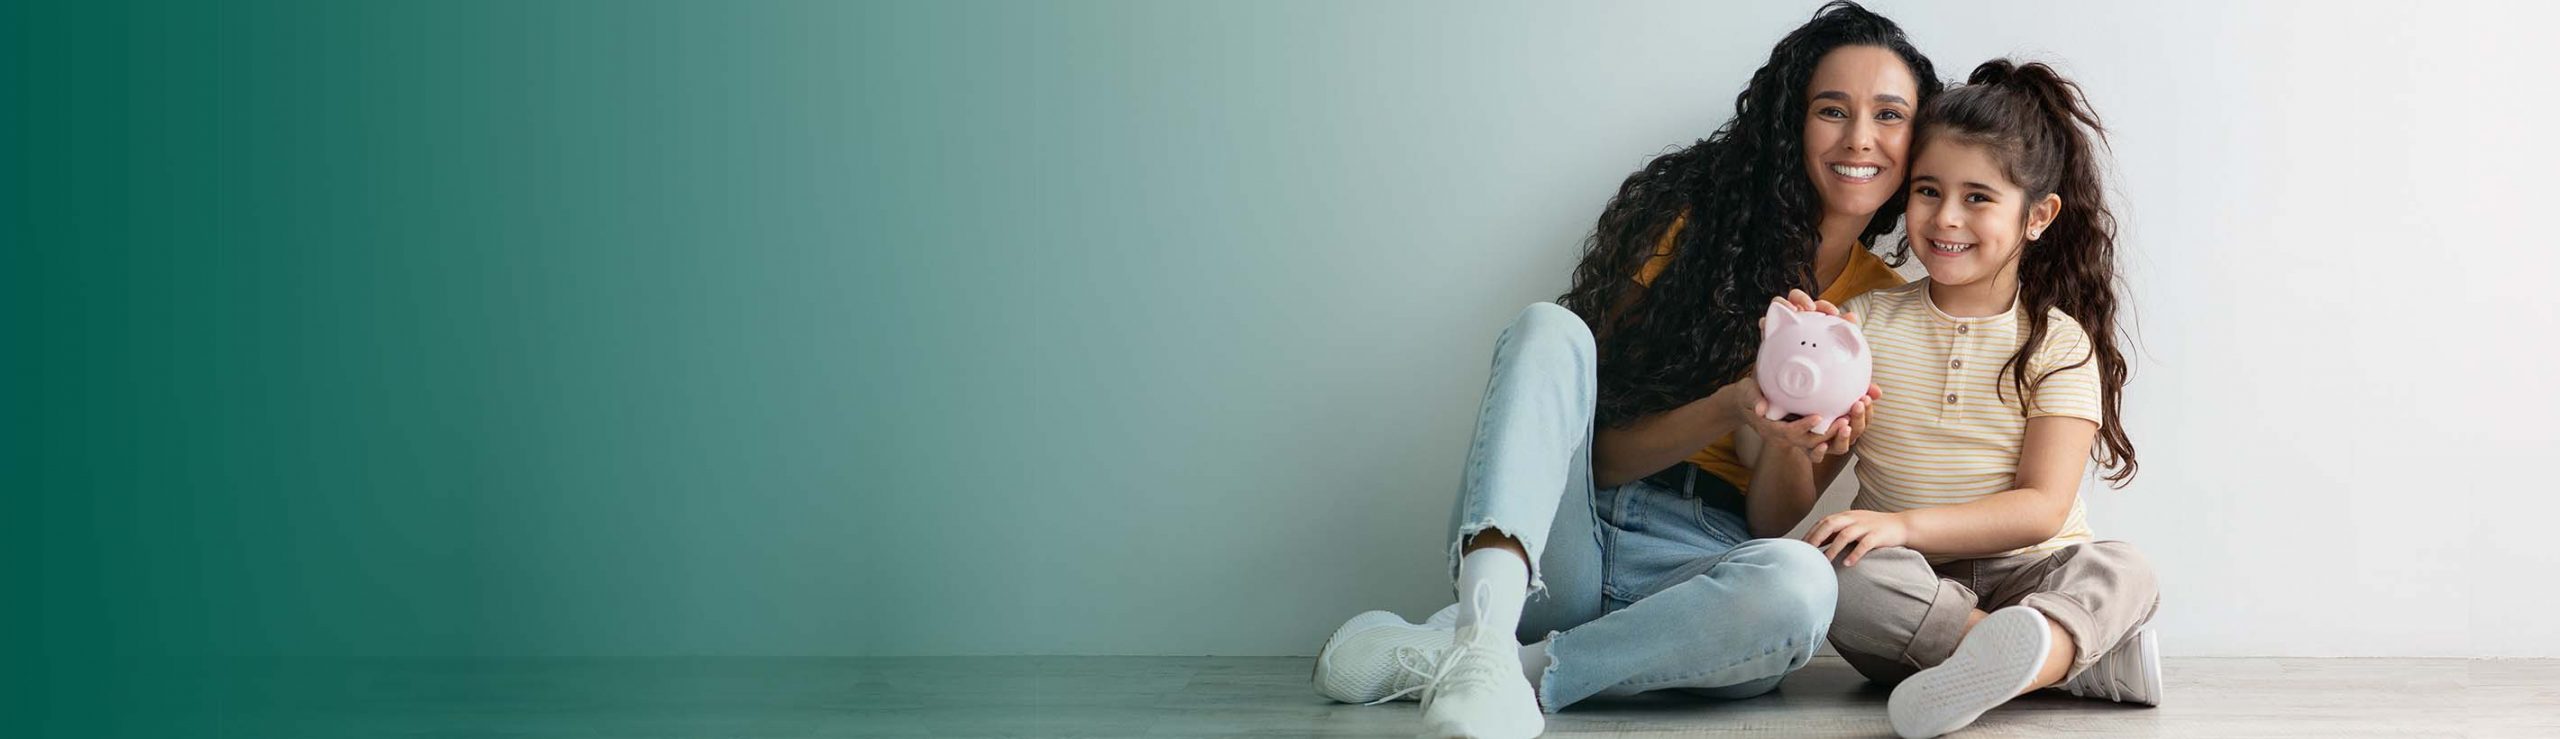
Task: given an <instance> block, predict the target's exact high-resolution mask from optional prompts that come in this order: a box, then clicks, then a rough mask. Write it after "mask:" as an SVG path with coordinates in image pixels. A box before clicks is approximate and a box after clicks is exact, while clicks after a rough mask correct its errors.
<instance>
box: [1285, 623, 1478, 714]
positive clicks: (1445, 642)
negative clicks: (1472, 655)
mask: <svg viewBox="0 0 2560 739" xmlns="http://www.w3.org/2000/svg"><path fill="white" fill-rule="evenodd" d="M1454 633H1455V632H1454V631H1453V630H1451V629H1449V628H1446V627H1431V626H1415V625H1413V624H1410V623H1405V620H1404V617H1402V616H1398V615H1395V614H1393V613H1388V612H1386V611H1370V612H1367V613H1363V614H1360V615H1357V616H1353V617H1351V620H1349V621H1345V622H1343V624H1342V628H1338V629H1334V630H1333V638H1330V639H1326V640H1325V642H1324V651H1321V652H1318V653H1316V669H1315V675H1314V682H1315V685H1316V693H1317V694H1319V695H1323V696H1324V697H1327V698H1331V699H1334V700H1337V701H1341V702H1344V703H1367V704H1372V705H1374V704H1378V703H1385V702H1387V701H1391V700H1395V699H1398V698H1406V699H1411V698H1414V697H1415V694H1417V693H1420V692H1422V689H1423V687H1424V686H1425V685H1427V684H1429V683H1430V681H1431V676H1432V675H1434V674H1436V673H1437V671H1438V670H1439V669H1440V657H1441V655H1443V654H1447V653H1448V651H1449V649H1450V645H1451V639H1452V638H1453V636H1452V635H1453V634H1454ZM1515 661H1516V660H1515Z"/></svg>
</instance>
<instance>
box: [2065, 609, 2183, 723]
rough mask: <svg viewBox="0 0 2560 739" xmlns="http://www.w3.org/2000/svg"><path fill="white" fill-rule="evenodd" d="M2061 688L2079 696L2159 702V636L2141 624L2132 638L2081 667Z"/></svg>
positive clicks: (2160, 691)
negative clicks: (2086, 666)
mask: <svg viewBox="0 0 2560 739" xmlns="http://www.w3.org/2000/svg"><path fill="white" fill-rule="evenodd" d="M2062 689H2064V690H2068V691H2071V694H2072V695H2076V696H2080V697H2082V698H2103V699H2106V700H2111V701H2115V702H2117V703H2140V704H2142V705H2146V706H2156V705H2160V696H2161V694H2162V693H2163V692H2164V691H2162V690H2161V686H2160V637H2159V635H2158V634H2156V633H2154V632H2152V630H2151V627H2149V626H2144V627H2142V629H2141V630H2140V631H2136V632H2134V633H2133V637H2132V638H2129V639H2126V640H2124V643H2123V644H2118V645H2116V650H2115V651H2112V652H2108V653H2107V656H2104V657H2099V658H2098V663H2097V664H2093V665H2090V666H2089V669H2086V670H2082V671H2081V672H2080V676H2079V677H2074V678H2071V679H2070V680H2069V681H2067V682H2064V683H2063V684H2062Z"/></svg>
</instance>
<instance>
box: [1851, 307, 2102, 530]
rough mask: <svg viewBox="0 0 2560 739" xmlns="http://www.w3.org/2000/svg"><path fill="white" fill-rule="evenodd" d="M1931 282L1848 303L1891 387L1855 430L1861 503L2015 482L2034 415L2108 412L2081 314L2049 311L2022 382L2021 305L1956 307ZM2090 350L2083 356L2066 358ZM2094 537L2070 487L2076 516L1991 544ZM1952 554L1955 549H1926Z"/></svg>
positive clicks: (1932, 502)
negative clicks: (2049, 529)
mask: <svg viewBox="0 0 2560 739" xmlns="http://www.w3.org/2000/svg"><path fill="white" fill-rule="evenodd" d="M1928 288H1929V281H1928V280H1921V281H1919V282H1914V283H1911V284H1909V285H1904V286H1902V287H1898V288H1893V289H1889V290H1877V291H1875V292H1872V293H1868V294H1866V295H1861V296H1858V297H1855V298H1851V299H1850V300H1849V302H1848V303H1847V304H1845V305H1842V306H1841V308H1842V309H1843V310H1853V311H1857V312H1858V317H1859V319H1860V321H1859V324H1860V325H1859V328H1860V329H1861V330H1862V331H1863V332H1864V333H1865V334H1866V337H1867V348H1868V350H1869V352H1870V353H1871V354H1872V355H1873V356H1874V357H1875V368H1876V369H1875V377H1876V384H1877V385H1878V386H1881V387H1883V388H1884V398H1882V399H1880V400H1878V401H1876V406H1875V412H1874V415H1872V416H1870V417H1869V419H1868V421H1867V428H1866V431H1865V433H1862V434H1860V435H1859V436H1858V500H1857V502H1856V503H1854V504H1852V505H1854V506H1855V507H1857V508H1861V509H1865V510H1872V511H1906V510H1910V509H1913V508H1929V507H1935V506H1948V505H1956V504H1959V503H1965V502H1969V501H1973V500H1977V499H1980V498H1982V497H1984V496H1988V495H1991V494H1993V493H1999V492H2003V491H2007V490H2011V489H2014V488H2016V487H2017V482H2018V456H2019V454H2020V453H2021V452H2022V451H2023V450H2024V449H2025V446H2026V438H2027V419H2028V418H2031V417H2036V416H2067V417H2071V418H2085V419H2088V420H2089V421H2091V422H2095V423H2105V422H2106V421H2105V420H2104V417H2103V416H2102V415H2100V411H2101V400H2100V391H2099V388H2100V386H2099V383H2098V363H2097V360H2096V358H2095V356H2094V355H2093V354H2092V353H2091V352H2092V351H2094V347H2093V346H2092V345H2091V343H2090V340H2089V334H2088V332H2087V331H2085V330H2083V329H2082V328H2081V327H2080V323H2079V322H2078V321H2074V320H2071V317H2070V316H2069V315H2065V314H2064V313H2063V312H2062V311H2060V310H2050V311H2048V312H2047V314H2046V317H2045V338H2044V344H2043V345H2042V346H2039V347H2036V350H2035V351H2034V352H2032V353H2030V354H2028V355H2027V381H2028V382H2030V383H2034V386H2033V387H2030V388H2028V389H2027V390H2026V392H2023V393H2022V392H2019V391H2018V389H2017V387H2016V386H2015V384H2014V382H2015V381H2014V380H2012V379H2011V378H2010V375H2009V373H2007V372H2004V371H2002V366H2003V365H2006V364H2007V363H2008V361H2009V357H2010V355H2012V354H2015V353H2017V351H2018V347H2020V346H2023V345H2025V343H2026V322H2025V320H2024V319H2023V318H2022V317H2021V315H2020V314H2021V313H2022V312H2023V309H2020V308H2016V307H2012V308H2010V309H2009V312H2007V313H2003V314H2000V315H1997V316H1985V317H1981V318H1957V317H1954V316H1949V315H1947V314H1946V313H1945V312H1943V311H1940V310H1938V307H1937V305H1936V304H1934V303H1931V302H1930V301H1929V289H1928ZM2084 359H2085V360H2088V361H2087V362H2086V363H2082V364H2080V366H2078V367H2070V368H2069V369H2060V368H2063V367H2067V366H2069V365H2072V364H2075V363H2081V362H2082V360H2084ZM2057 369H2060V371H2058V372H2057V371H2055V370H2057ZM2048 372H2051V373H2052V374H2051V375H2050V376H2047V374H2046V373H2048ZM2037 378H2043V379H2041V380H2038V379H2037ZM2093 538H2094V537H2093V535H2092V534H2091V533H2090V531H2089V521H2088V510H2087V507H2086V506H2085V505H2084V504H2083V503H2082V502H2081V501H2079V500H2076V499H2075V500H2073V501H2072V503H2071V517H2070V519H2069V520H2067V521H2065V522H2064V523H2063V525H2062V530H2061V532H2060V533H2057V534H2055V535H2054V537H2053V538H2052V539H2049V540H2046V541H2044V542H2043V543H2040V544H2036V545H2033V546H2027V547H2021V548H2019V549H2017V550H2014V551H2009V552H2003V553H2001V554H1999V555H1995V556H2009V555H2015V554H2027V553H2032V552H2044V551H2051V550H2055V549H2060V548H2063V547H2066V546H2070V545H2072V544H2078V543H2082V542H2087V541H2091V540H2092V539H2093ZM1950 559H1960V558H1959V557H1931V558H1930V560H1931V561H1938V562H1942V561H1946V560H1950Z"/></svg>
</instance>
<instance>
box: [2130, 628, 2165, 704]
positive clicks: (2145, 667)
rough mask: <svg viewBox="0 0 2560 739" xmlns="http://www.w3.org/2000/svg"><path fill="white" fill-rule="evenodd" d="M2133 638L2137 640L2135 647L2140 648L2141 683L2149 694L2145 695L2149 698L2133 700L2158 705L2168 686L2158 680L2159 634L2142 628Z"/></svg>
mask: <svg viewBox="0 0 2560 739" xmlns="http://www.w3.org/2000/svg"><path fill="white" fill-rule="evenodd" d="M2134 638H2135V639H2136V640H2137V641H2136V642H2135V645H2134V646H2135V648H2137V649H2140V650H2142V652H2141V656H2142V685H2143V687H2144V688H2147V689H2149V691H2150V695H2149V696H2147V697H2149V698H2150V700H2140V701H2133V702H2134V703H2139V704H2142V705H2146V706H2157V705H2160V698H2161V696H2162V694H2163V693H2165V692H2167V690H2166V688H2167V687H2168V684H2167V683H2164V682H2162V681H2161V680H2160V635H2159V634H2158V633H2157V632H2154V631H2152V630H2150V629H2143V630H2142V633H2140V634H2137V635H2135V636H2134Z"/></svg>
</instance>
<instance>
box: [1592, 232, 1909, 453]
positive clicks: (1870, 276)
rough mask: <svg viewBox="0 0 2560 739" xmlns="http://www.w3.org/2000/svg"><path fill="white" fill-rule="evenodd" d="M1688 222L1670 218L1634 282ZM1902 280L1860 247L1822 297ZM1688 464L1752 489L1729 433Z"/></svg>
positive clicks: (1664, 254) (1656, 266)
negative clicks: (1660, 241) (1667, 227)
mask: <svg viewBox="0 0 2560 739" xmlns="http://www.w3.org/2000/svg"><path fill="white" fill-rule="evenodd" d="M1688 224H1689V216H1688V215H1687V214H1682V215H1681V216H1680V217H1679V218H1677V219H1674V220H1672V221H1671V228H1669V229H1667V230H1665V231H1663V232H1662V243H1660V244H1657V245H1655V246H1654V248H1653V257H1652V258H1650V259H1646V260H1645V261H1644V265H1643V266H1641V267H1638V268H1637V269H1636V274H1635V280H1636V284H1638V285H1644V286H1648V287H1650V286H1652V285H1653V280H1654V278H1656V277H1660V276H1662V270H1663V269H1665V268H1667V267H1670V266H1671V253H1672V252H1673V251H1674V250H1675V248H1676V244H1675V243H1674V240H1675V239H1676V238H1677V237H1678V236H1679V235H1680V229H1681V228H1682V227H1684V226H1687V225H1688ZM1902 283H1903V279H1902V275H1900V274H1896V273H1895V272H1894V271H1893V268H1892V267H1888V266H1885V263H1884V259H1883V258H1882V257H1878V256H1876V255H1875V252H1871V251H1867V250H1866V249H1863V248H1861V249H1858V250H1856V251H1852V252H1850V253H1849V266H1848V267H1847V268H1844V269H1842V270H1840V276H1839V277H1835V278H1832V280H1831V286H1830V287H1828V288H1824V289H1823V291H1822V296H1821V299H1823V300H1828V301H1831V302H1832V303H1833V304H1835V305H1837V304H1841V303H1844V302H1847V301H1848V300H1849V299H1850V298H1852V297H1855V296H1857V295H1860V294H1862V293H1865V292H1867V291H1869V290H1874V289H1877V288H1884V287H1892V286H1895V285H1900V284H1902ZM1770 297H1772V298H1774V297H1777V296H1775V295H1772V296H1770ZM1861 318H1863V315H1862V316H1861ZM1689 463H1690V464H1693V465H1697V466H1698V468H1699V469H1703V470H1706V471H1708V472H1710V473H1714V474H1715V476H1717V477H1721V478H1724V480H1725V482H1730V483H1733V487H1734V489H1735V490H1741V491H1743V492H1750V491H1751V465H1750V463H1748V462H1744V461H1742V455H1741V454H1740V453H1738V452H1735V451H1734V448H1733V435H1731V434H1727V435H1725V437H1724V438H1722V439H1717V440H1716V441H1715V443H1713V444H1708V445H1707V447H1706V448H1705V449H1700V450H1698V453H1696V454H1692V455H1689Z"/></svg>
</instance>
